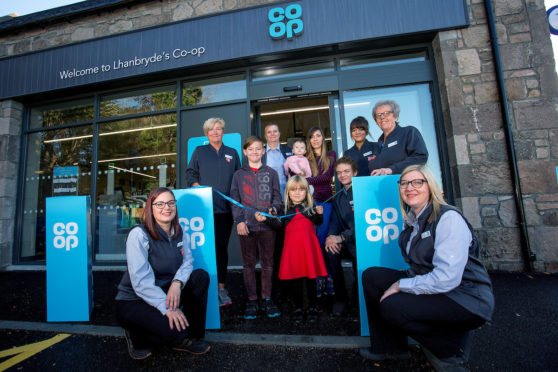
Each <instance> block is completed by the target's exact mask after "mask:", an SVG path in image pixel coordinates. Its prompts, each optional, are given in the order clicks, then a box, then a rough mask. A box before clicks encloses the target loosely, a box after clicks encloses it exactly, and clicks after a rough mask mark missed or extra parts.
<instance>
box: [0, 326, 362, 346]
mask: <svg viewBox="0 0 558 372" xmlns="http://www.w3.org/2000/svg"><path fill="white" fill-rule="evenodd" d="M0 329H11V330H26V331H39V332H61V333H71V334H83V335H90V336H105V337H124V331H123V329H122V328H120V327H111V326H100V325H89V324H73V323H40V322H20V321H12V320H0ZM205 339H206V340H207V341H209V342H217V343H226V344H237V345H267V346H291V347H321V348H332V349H358V348H361V347H366V346H369V345H370V339H369V338H368V337H358V336H350V337H349V336H309V335H276V334H249V333H225V332H222V333H221V332H206V337H205Z"/></svg>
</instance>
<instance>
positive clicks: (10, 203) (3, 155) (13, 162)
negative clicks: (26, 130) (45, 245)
mask: <svg viewBox="0 0 558 372" xmlns="http://www.w3.org/2000/svg"><path fill="white" fill-rule="evenodd" d="M22 112H23V106H22V105H21V104H19V103H17V102H15V101H1V102H0V267H2V266H6V265H9V264H11V263H12V252H13V237H14V227H15V224H14V219H15V212H16V211H15V207H16V196H17V179H18V170H19V161H20V158H19V154H20V151H19V148H20V143H21V119H22Z"/></svg>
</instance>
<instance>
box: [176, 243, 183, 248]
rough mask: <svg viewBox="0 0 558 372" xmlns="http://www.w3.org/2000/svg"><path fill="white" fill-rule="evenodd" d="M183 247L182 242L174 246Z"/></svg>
mask: <svg viewBox="0 0 558 372" xmlns="http://www.w3.org/2000/svg"><path fill="white" fill-rule="evenodd" d="M183 245H184V242H178V244H176V246H177V247H182V246H183Z"/></svg>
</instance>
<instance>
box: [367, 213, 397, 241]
mask: <svg viewBox="0 0 558 372" xmlns="http://www.w3.org/2000/svg"><path fill="white" fill-rule="evenodd" d="M397 218H398V213H397V209H395V208H386V209H384V210H382V211H381V212H380V210H379V209H376V208H372V209H368V210H367V211H366V213H365V214H364V219H365V220H366V223H367V224H369V225H370V226H368V227H367V228H366V239H368V240H369V241H371V242H377V241H379V240H381V239H382V238H384V244H388V243H389V241H390V240H396V239H397V238H399V227H398V226H397V225H396V224H395V223H396V222H397ZM381 222H384V223H385V225H384V228H383V229H382V227H381V226H379V224H380V223H381Z"/></svg>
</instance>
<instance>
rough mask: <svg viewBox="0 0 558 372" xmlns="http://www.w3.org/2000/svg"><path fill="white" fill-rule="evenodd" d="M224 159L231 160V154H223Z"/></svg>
mask: <svg viewBox="0 0 558 372" xmlns="http://www.w3.org/2000/svg"><path fill="white" fill-rule="evenodd" d="M225 159H226V160H227V161H228V162H229V163H230V162H231V160H232V156H231V155H227V154H225Z"/></svg>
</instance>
